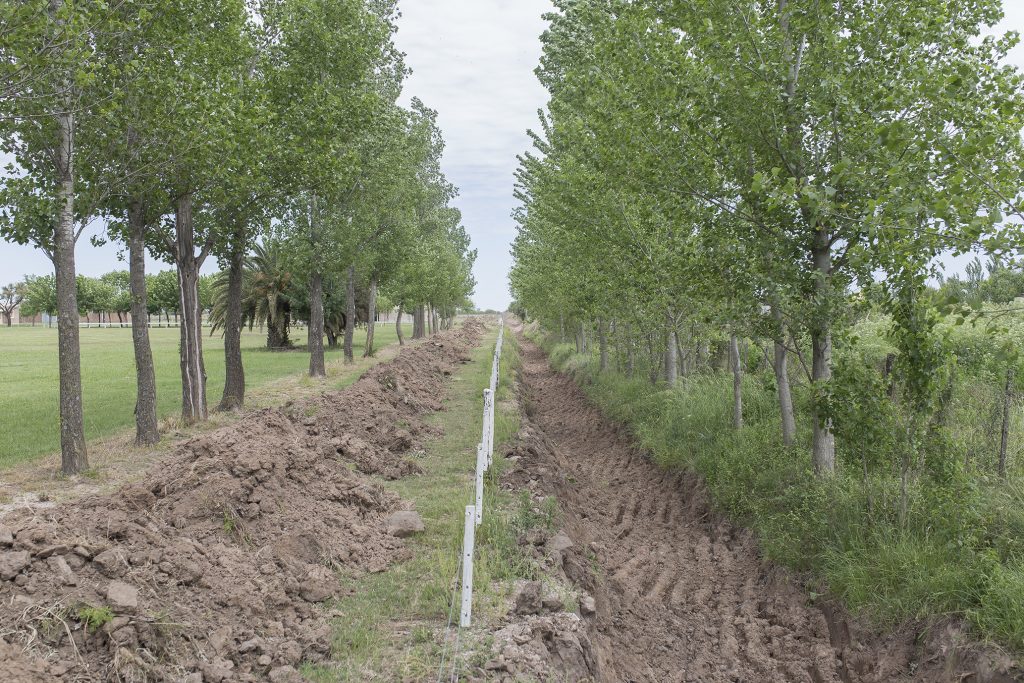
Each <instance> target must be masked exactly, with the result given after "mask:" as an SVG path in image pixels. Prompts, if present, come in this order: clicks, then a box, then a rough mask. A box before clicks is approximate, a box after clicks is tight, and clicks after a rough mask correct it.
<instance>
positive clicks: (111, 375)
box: [0, 325, 411, 469]
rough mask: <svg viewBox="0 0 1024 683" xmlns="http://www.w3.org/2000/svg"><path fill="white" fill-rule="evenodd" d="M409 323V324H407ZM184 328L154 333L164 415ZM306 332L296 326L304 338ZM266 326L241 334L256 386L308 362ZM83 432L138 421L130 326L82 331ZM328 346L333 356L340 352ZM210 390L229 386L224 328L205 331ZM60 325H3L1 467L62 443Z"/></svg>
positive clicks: (98, 433) (359, 345)
mask: <svg viewBox="0 0 1024 683" xmlns="http://www.w3.org/2000/svg"><path fill="white" fill-rule="evenodd" d="M407 327H410V328H411V325H410V326H407ZM178 335H179V332H178V329H177V328H153V329H152V330H150V339H151V343H152V345H153V359H154V363H155V365H156V381H157V411H158V413H159V416H160V417H161V418H163V417H168V416H172V415H176V414H178V413H179V411H180V410H181V375H180V369H179V365H178ZM301 335H302V333H301V332H300V333H297V334H296V335H295V336H296V337H299V336H301ZM363 339H364V332H363V331H362V330H360V331H359V332H357V334H356V349H355V352H356V356H357V357H358V356H359V355H361V354H362V352H363ZM396 340H397V337H396V335H395V327H394V325H381V326H379V327H378V328H377V332H376V340H375V344H374V345H375V346H376V348H378V349H380V348H383V347H384V346H387V345H389V344H392V343H394V342H395V341H396ZM265 341H266V335H265V333H262V332H260V331H259V330H254V331H252V332H249V331H244V332H243V333H242V356H243V359H244V363H245V376H246V383H247V385H248V386H249V387H258V386H260V385H263V384H266V383H268V382H270V381H272V380H274V379H277V378H280V377H284V376H287V375H294V374H298V373H301V372H303V371H304V370H306V369H307V368H308V367H309V356H308V355H307V354H306V353H305V350H304V349H297V350H294V351H267V350H266V349H265V348H263V346H264V344H265ZM81 347H82V387H83V397H82V401H83V405H84V412H85V434H86V438H88V439H95V438H97V437H102V436H107V435H110V434H112V433H114V432H116V431H118V430H121V429H124V428H126V427H129V426H131V425H133V424H134V422H135V417H134V412H133V411H134V409H135V361H134V355H133V353H132V337H131V330H130V329H97V328H89V329H82V330H81ZM341 355H342V352H341V349H340V348H338V349H329V350H328V351H327V360H328V362H329V363H330V362H331V361H332V360H338V359H340V358H341ZM203 356H204V359H205V363H206V372H207V375H208V380H207V396H208V399H209V401H210V405H211V407H212V406H215V405H216V404H217V402H218V401H219V400H220V395H221V392H222V391H223V389H224V342H223V339H222V338H221V336H220V335H219V334H215V335H213V336H206V337H204V338H203ZM57 380H58V376H57V329H56V328H55V327H54V328H46V327H13V328H8V327H0V387H3V391H2V392H0V469H4V468H7V467H10V466H12V465H15V464H17V463H21V462H25V461H28V460H32V459H34V458H36V457H39V456H42V455H44V454H47V453H52V452H54V451H56V450H58V449H59V448H60V436H59V431H58V414H57V411H58V406H57Z"/></svg>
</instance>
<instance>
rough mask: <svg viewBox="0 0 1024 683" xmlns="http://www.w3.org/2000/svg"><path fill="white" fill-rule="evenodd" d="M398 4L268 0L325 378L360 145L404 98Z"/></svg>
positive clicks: (271, 75)
mask: <svg viewBox="0 0 1024 683" xmlns="http://www.w3.org/2000/svg"><path fill="white" fill-rule="evenodd" d="M394 13H395V7H394V3H393V2H380V3H374V4H372V5H368V4H367V3H365V2H362V0H314V1H312V2H299V0H268V2H266V3H265V4H264V5H263V11H262V16H263V19H264V22H265V24H266V26H267V31H268V35H270V36H271V38H272V39H271V48H270V61H271V64H272V68H271V69H269V70H268V87H269V89H270V92H271V97H272V101H273V108H274V111H275V116H276V120H277V121H278V122H279V124H280V126H281V128H280V131H281V132H280V134H281V135H282V136H283V137H284V139H286V140H301V141H302V144H301V145H288V146H287V147H286V148H285V149H284V150H283V153H282V155H281V158H280V160H279V162H280V165H279V168H278V172H277V182H279V183H280V184H281V186H282V187H284V188H285V189H286V193H287V195H288V196H289V211H288V221H287V224H288V225H289V226H290V227H291V229H292V233H293V235H294V236H295V237H296V240H295V242H294V245H295V247H296V248H297V249H301V250H302V252H301V253H302V257H303V261H304V262H305V264H306V268H305V269H304V271H305V272H304V273H303V275H305V276H306V280H307V282H308V285H309V304H310V317H309V350H310V366H309V374H310V375H311V376H313V377H319V376H323V375H324V374H325V372H326V369H325V366H324V348H323V335H324V314H323V311H324V302H323V288H324V271H325V268H326V266H327V263H328V262H329V260H330V259H331V258H332V257H334V256H337V255H338V252H339V241H340V238H342V237H343V236H344V235H345V234H346V232H347V229H348V227H349V224H350V223H349V219H350V216H349V214H348V213H347V209H348V207H347V206H346V202H347V200H348V198H349V195H350V194H351V193H352V192H353V190H354V189H355V188H356V184H357V182H358V179H359V168H358V151H357V143H358V141H359V140H360V138H362V137H363V135H364V132H365V131H366V130H367V128H369V127H371V124H372V123H373V121H374V117H375V115H376V114H377V113H379V112H381V111H383V110H384V107H385V105H386V104H387V103H389V102H393V101H394V99H395V98H397V96H398V90H397V85H398V84H399V83H400V81H401V75H402V73H403V70H404V69H403V67H402V65H401V59H400V54H399V53H398V51H397V50H396V49H395V48H394V46H393V45H392V43H391V36H392V33H393V25H392V19H393V16H394Z"/></svg>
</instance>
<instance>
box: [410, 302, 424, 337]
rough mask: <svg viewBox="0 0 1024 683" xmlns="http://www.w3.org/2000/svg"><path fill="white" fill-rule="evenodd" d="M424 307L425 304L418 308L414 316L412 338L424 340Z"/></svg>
mask: <svg viewBox="0 0 1024 683" xmlns="http://www.w3.org/2000/svg"><path fill="white" fill-rule="evenodd" d="M424 315H425V314H424V307H423V304H419V305H418V306H416V312H415V313H414V314H413V320H412V338H413V339H422V338H423V336H424V334H425V332H424V331H423V323H424Z"/></svg>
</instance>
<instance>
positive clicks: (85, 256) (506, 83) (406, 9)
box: [0, 0, 1024, 310]
mask: <svg viewBox="0 0 1024 683" xmlns="http://www.w3.org/2000/svg"><path fill="white" fill-rule="evenodd" d="M1004 5H1005V11H1006V17H1005V18H1004V20H1003V21H1002V23H1000V24H999V25H998V26H997V27H996V28H995V31H994V32H996V33H1004V32H1006V31H1010V30H1015V31H1021V32H1024V0H1006V1H1005V3H1004ZM400 8H401V11H402V16H401V18H400V19H399V20H398V34H397V36H396V42H397V45H398V47H399V49H400V50H402V51H403V52H405V53H406V64H407V65H408V66H409V67H410V68H411V69H412V75H411V76H410V77H409V79H408V81H407V83H406V87H405V93H404V95H403V102H404V103H408V101H409V100H410V99H411V98H412V97H413V96H416V97H419V98H420V99H421V100H423V101H424V103H426V105H427V106H429V107H431V108H433V109H436V110H437V111H438V118H439V123H440V126H441V129H442V131H443V133H444V137H445V141H446V148H445V155H444V160H443V168H444V171H445V174H446V175H447V176H448V179H449V180H450V181H451V182H452V183H454V184H455V186H456V187H458V188H459V197H458V198H457V199H456V200H455V205H456V206H457V207H458V208H459V209H461V210H462V217H463V223H464V224H465V226H466V229H467V231H468V232H469V234H470V237H471V239H472V241H473V247H474V248H475V249H477V251H478V256H477V261H476V265H475V268H474V275H475V276H476V281H477V286H476V294H475V295H474V297H473V298H474V301H475V302H476V304H477V306H478V307H480V308H484V309H486V308H493V309H499V310H500V309H504V308H505V307H506V306H507V305H508V303H509V299H510V295H509V292H508V270H509V268H510V266H511V264H512V258H511V256H510V254H509V249H510V246H511V242H512V239H513V238H514V237H515V222H514V221H513V220H512V218H511V215H510V214H511V212H512V210H513V208H514V207H515V200H514V198H513V196H512V189H513V183H514V175H513V174H514V172H515V168H516V155H517V154H520V153H522V152H523V151H524V150H526V149H527V148H528V147H529V144H530V143H529V139H528V137H527V135H526V131H527V129H528V128H536V127H537V122H538V119H537V110H538V109H540V108H542V107H543V106H544V105H545V103H546V101H547V95H546V92H545V91H544V89H543V88H541V86H540V84H539V83H537V80H536V78H535V76H534V74H533V69H534V67H536V65H537V63H538V60H539V59H540V40H539V38H540V34H541V32H542V31H543V30H544V28H545V23H544V21H543V19H542V15H543V14H544V13H545V12H548V11H550V10H551V9H552V6H551V4H550V2H549V0H401V3H400ZM1010 62H1011V63H1013V64H1016V65H1017V66H1019V67H1020V68H1021V69H1024V45H1019V46H1018V47H1017V48H1016V49H1015V50H1014V52H1013V53H1012V54H1011V55H1010ZM100 231H101V226H93V227H92V229H91V230H88V231H87V232H86V234H85V235H83V237H82V239H81V240H80V241H79V244H78V249H77V257H78V271H79V272H80V273H83V274H85V275H92V276H95V275H101V274H103V273H105V272H108V271H110V270H113V269H114V268H126V267H127V266H126V264H124V263H120V264H119V263H117V262H116V259H117V258H118V251H119V250H118V247H117V246H115V245H107V246H105V247H100V248H97V247H94V246H92V244H91V243H90V240H89V238H90V237H91V236H93V235H95V234H98V233H99V232H100ZM969 260H970V257H959V258H956V259H952V258H950V259H946V260H945V265H946V271H947V273H948V274H952V273H956V272H962V270H963V267H964V265H965V264H966V263H967V261H969ZM168 267H169V266H167V265H166V264H161V263H156V262H153V261H151V262H150V263H148V264H147V268H149V269H150V270H151V271H152V270H160V269H165V268H168ZM215 268H216V264H215V263H213V261H212V259H211V260H208V262H207V266H206V268H205V269H206V270H211V269H215ZM52 270H53V269H52V266H51V265H50V262H49V261H48V260H47V259H46V257H45V256H43V254H42V253H41V252H39V251H38V250H35V249H33V248H31V247H27V246H26V247H23V246H18V245H12V244H8V243H0V284H3V283H7V282H13V281H17V280H20V279H21V278H22V277H23V276H25V275H30V274H36V275H41V274H45V273H50V272H52Z"/></svg>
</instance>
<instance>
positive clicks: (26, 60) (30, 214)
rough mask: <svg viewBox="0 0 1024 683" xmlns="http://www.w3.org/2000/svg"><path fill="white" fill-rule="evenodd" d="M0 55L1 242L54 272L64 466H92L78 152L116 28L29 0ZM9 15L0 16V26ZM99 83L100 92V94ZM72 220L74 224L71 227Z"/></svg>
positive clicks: (97, 15) (92, 14) (53, 3)
mask: <svg viewBox="0 0 1024 683" xmlns="http://www.w3.org/2000/svg"><path fill="white" fill-rule="evenodd" d="M10 11H11V12H12V13H13V16H11V17H10V18H11V20H12V23H11V24H9V25H11V26H16V27H17V29H16V30H14V31H11V33H10V35H5V37H4V42H3V47H2V49H0V83H4V84H5V85H4V86H0V144H2V149H3V151H4V152H7V153H8V154H10V155H11V156H12V157H13V160H14V161H13V162H12V164H11V166H10V167H9V168H8V170H7V174H6V177H5V179H4V181H3V187H2V197H0V206H3V207H4V208H3V212H2V214H0V235H2V236H3V237H4V239H7V240H11V241H15V242H18V243H19V244H33V245H34V246H36V247H38V248H39V249H40V250H42V251H43V253H45V254H46V256H47V257H48V258H49V259H50V261H51V262H52V263H53V266H54V276H55V281H56V292H57V310H58V312H59V315H58V319H57V329H58V335H57V336H58V354H57V356H58V365H59V368H60V373H59V375H60V431H61V469H62V470H63V472H64V473H65V474H77V473H79V472H81V471H82V470H85V469H87V468H88V466H89V461H88V456H87V453H86V446H85V428H84V423H83V417H82V377H81V361H80V356H79V343H78V315H77V311H78V302H77V301H76V292H75V243H76V241H77V240H78V237H79V236H80V235H81V233H82V229H83V228H84V227H85V224H86V222H87V219H88V217H89V216H91V215H92V213H93V210H92V208H91V207H90V206H89V201H88V200H86V201H84V202H83V201H76V200H80V199H82V195H84V194H85V193H83V191H82V189H83V188H82V187H81V186H80V184H78V181H79V180H80V179H81V166H83V165H84V164H81V163H76V162H81V161H83V160H85V159H88V158H89V155H88V154H86V155H79V154H78V152H79V148H80V147H83V146H84V147H85V148H86V149H88V147H89V144H90V142H91V141H94V138H93V137H92V135H91V134H92V133H93V132H94V129H93V127H92V125H91V121H90V117H91V115H92V112H93V108H92V106H91V105H92V104H94V103H95V102H96V101H97V100H98V99H99V98H100V97H101V96H102V95H101V93H102V90H103V87H102V84H98V83H97V74H98V72H99V71H100V65H101V62H102V55H100V54H98V53H97V52H96V51H94V50H93V49H92V47H93V45H92V41H93V38H94V37H95V36H97V35H102V34H106V33H109V32H112V31H116V30H117V28H116V27H114V26H113V25H112V17H111V16H110V15H109V14H108V13H106V12H105V10H104V8H102V7H101V6H99V5H90V4H83V3H70V2H65V1H64V0H47V2H42V1H41V0H33V1H31V2H25V3H18V5H17V7H12V8H11V10H10ZM6 18H7V17H6V16H5V19H6ZM97 86H99V87H97ZM76 220H77V224H76Z"/></svg>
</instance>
